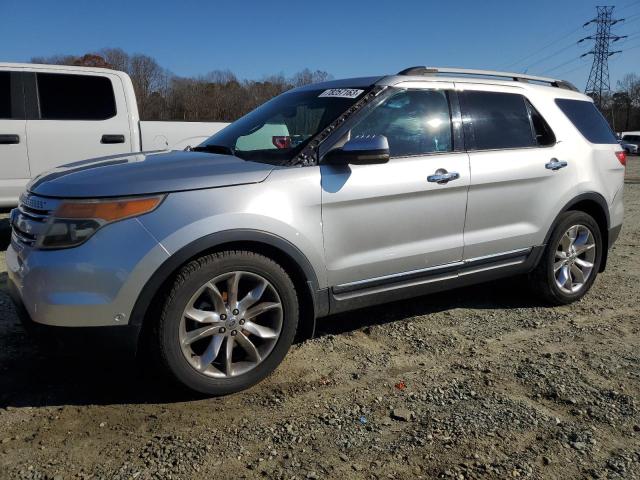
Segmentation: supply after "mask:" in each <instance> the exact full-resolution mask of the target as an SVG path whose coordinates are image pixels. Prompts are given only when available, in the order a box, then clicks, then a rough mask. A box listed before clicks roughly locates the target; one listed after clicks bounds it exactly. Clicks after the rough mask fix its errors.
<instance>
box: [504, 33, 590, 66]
mask: <svg viewBox="0 0 640 480" xmlns="http://www.w3.org/2000/svg"><path fill="white" fill-rule="evenodd" d="M581 29H582V27H578V28H575V29H573V30H571V31H570V32H567V33H565V34H563V35H562V36H561V37H559V38H556V39H555V40H553V41H551V42H549V43H547V44H545V45H543V46H542V47H539V48H537V49H536V50H535V51H533V52H531V53H530V54H529V55H526V56H524V57H522V58H521V59H520V60H517V61H515V62H510V63H507V64H502V66H500V67H499V68H509V67H511V66H513V65H518V64H519V63H522V62H524V61H525V60H528V59H530V58H531V57H535V56H536V55H538V54H539V53H541V52H543V51H544V50H546V49H547V48H550V47H553V46H554V45H556V44H557V43H558V42H559V41H561V40H564V39H565V38H567V37H569V36H570V35H573V34H574V33H576V32H577V31H578V30H581Z"/></svg>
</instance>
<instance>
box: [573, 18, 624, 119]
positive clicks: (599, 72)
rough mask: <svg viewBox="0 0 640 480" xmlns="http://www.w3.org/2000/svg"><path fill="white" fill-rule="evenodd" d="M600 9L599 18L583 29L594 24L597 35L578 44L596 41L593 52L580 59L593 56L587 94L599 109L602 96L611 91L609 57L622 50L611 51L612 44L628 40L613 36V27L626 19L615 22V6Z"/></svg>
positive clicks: (585, 38)
mask: <svg viewBox="0 0 640 480" xmlns="http://www.w3.org/2000/svg"><path fill="white" fill-rule="evenodd" d="M596 8H597V9H598V16H597V17H596V18H594V19H592V20H589V21H588V22H586V23H585V24H584V25H583V27H586V26H588V25H590V24H592V23H595V24H596V26H597V28H596V34H595V36H594V35H590V36H588V37H584V38H582V39H580V40H579V41H578V43H580V42H583V41H585V40H594V41H595V44H594V46H593V50H591V51H589V52H587V53H584V54H582V55H580V57H581V58H582V57H586V56H587V55H593V64H592V65H591V72H590V73H589V80H588V81H587V88H586V89H585V93H587V94H589V95H591V96H592V97H593V99H594V101H595V102H596V105H598V106H599V107H601V106H602V95H603V94H606V93H607V92H609V90H611V86H610V85H609V57H611V56H612V55H615V54H616V53H620V52H621V50H615V51H612V50H611V44H612V43H614V42H617V41H618V40H620V39H622V38H626V35H623V36H620V35H612V34H611V27H612V26H613V25H615V24H616V23H619V22H622V21H624V19H618V20H614V19H613V18H612V17H613V9H614V8H615V7H613V6H603V7H596Z"/></svg>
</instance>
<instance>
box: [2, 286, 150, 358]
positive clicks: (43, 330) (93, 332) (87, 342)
mask: <svg viewBox="0 0 640 480" xmlns="http://www.w3.org/2000/svg"><path fill="white" fill-rule="evenodd" d="M8 289H9V297H11V300H12V301H13V304H14V306H15V309H16V313H17V315H18V318H19V319H20V322H21V323H22V325H23V326H24V328H25V330H27V332H28V333H29V334H31V335H32V336H33V337H35V338H36V340H37V341H38V343H39V344H40V345H41V346H42V347H44V348H45V349H46V350H53V351H71V350H72V351H75V352H78V351H91V352H93V351H95V350H105V351H118V352H126V353H129V354H135V352H136V350H137V346H138V337H139V335H140V328H141V327H140V326H139V325H119V326H109V327H87V328H70V327H57V326H52V325H43V324H40V323H36V322H34V321H33V319H32V318H31V316H30V315H29V312H28V311H27V309H26V308H25V305H24V302H23V301H22V298H21V297H20V293H19V292H18V289H17V288H16V286H15V284H14V283H13V282H12V281H11V279H9V282H8Z"/></svg>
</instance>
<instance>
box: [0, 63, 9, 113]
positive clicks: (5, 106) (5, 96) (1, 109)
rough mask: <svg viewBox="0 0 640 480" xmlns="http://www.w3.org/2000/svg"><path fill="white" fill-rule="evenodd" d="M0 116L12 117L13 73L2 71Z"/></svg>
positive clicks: (0, 80)
mask: <svg viewBox="0 0 640 480" xmlns="http://www.w3.org/2000/svg"><path fill="white" fill-rule="evenodd" d="M0 118H1V119H8V118H11V74H10V73H9V72H0Z"/></svg>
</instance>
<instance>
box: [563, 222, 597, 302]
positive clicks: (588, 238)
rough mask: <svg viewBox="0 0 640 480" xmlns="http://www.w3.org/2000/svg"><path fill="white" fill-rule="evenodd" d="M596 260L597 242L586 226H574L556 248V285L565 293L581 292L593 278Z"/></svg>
mask: <svg viewBox="0 0 640 480" xmlns="http://www.w3.org/2000/svg"><path fill="white" fill-rule="evenodd" d="M595 259H596V242H595V238H594V236H593V233H592V232H591V230H590V229H589V228H588V227H586V226H585V225H573V226H572V227H570V228H569V229H568V230H567V231H566V232H565V233H564V235H562V237H560V241H559V242H558V245H557V247H556V252H555V260H554V263H553V273H554V276H555V281H556V285H557V286H558V288H559V289H560V290H561V291H562V292H564V293H570V294H574V293H577V292H579V291H580V290H581V289H582V288H583V287H584V285H585V284H586V283H587V281H588V280H589V277H591V274H592V272H593V266H594V262H595Z"/></svg>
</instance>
